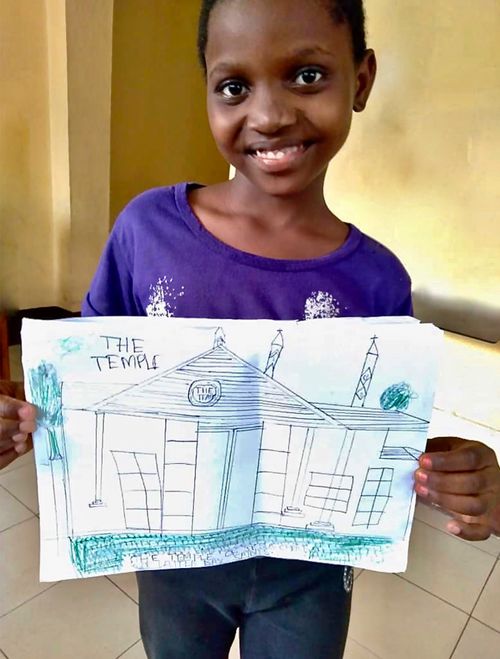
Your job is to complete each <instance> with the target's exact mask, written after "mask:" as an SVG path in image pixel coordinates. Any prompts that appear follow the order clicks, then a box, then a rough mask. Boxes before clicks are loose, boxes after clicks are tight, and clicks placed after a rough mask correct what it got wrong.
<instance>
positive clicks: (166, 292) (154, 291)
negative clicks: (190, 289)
mask: <svg viewBox="0 0 500 659" xmlns="http://www.w3.org/2000/svg"><path fill="white" fill-rule="evenodd" d="M173 281H174V278H173V277H168V276H166V275H165V276H164V277H160V278H159V279H158V281H157V282H156V284H151V286H150V287H149V304H148V305H147V307H146V314H147V315H148V316H163V317H166V318H172V317H173V316H175V312H176V310H177V304H176V302H177V300H178V299H179V298H181V297H184V286H180V287H179V288H177V287H176V286H175V285H174V283H173Z"/></svg>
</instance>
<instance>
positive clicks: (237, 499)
mask: <svg viewBox="0 0 500 659" xmlns="http://www.w3.org/2000/svg"><path fill="white" fill-rule="evenodd" d="M260 436H261V428H260V427H255V428H249V429H237V428H235V429H233V430H229V431H216V432H202V433H200V434H199V437H198V460H199V461H200V463H202V464H204V465H205V466H206V467H208V468H204V469H203V472H202V471H201V470H200V471H199V472H198V473H197V477H196V495H195V501H196V503H195V517H194V525H193V528H194V530H197V531H201V530H215V529H226V528H231V527H234V526H240V525H245V524H250V523H251V521H252V513H253V503H254V495H255V482H256V475H257V467H258V462H259V448H260ZM214 483H217V485H216V486H215V487H214Z"/></svg>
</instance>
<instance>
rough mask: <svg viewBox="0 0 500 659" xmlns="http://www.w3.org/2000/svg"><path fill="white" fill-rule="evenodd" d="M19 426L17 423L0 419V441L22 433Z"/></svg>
mask: <svg viewBox="0 0 500 659" xmlns="http://www.w3.org/2000/svg"><path fill="white" fill-rule="evenodd" d="M19 425H20V424H19V421H15V420H13V419H1V418H0V441H2V440H7V439H12V438H13V437H14V435H17V434H18V433H19V432H22V431H21V429H20V427H19Z"/></svg>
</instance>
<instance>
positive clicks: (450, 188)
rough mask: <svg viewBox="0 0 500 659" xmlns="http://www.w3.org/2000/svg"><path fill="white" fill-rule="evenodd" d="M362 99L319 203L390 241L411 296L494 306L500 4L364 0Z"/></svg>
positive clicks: (499, 225) (498, 238)
mask: <svg viewBox="0 0 500 659" xmlns="http://www.w3.org/2000/svg"><path fill="white" fill-rule="evenodd" d="M366 9H367V15H368V28H369V34H370V39H369V41H370V44H371V45H372V46H373V47H374V48H375V50H376V52H377V54H378V59H379V75H378V79H377V82H376V86H375V89H374V93H373V97H372V99H371V102H370V104H369V106H368V108H367V110H366V111H365V113H364V114H361V115H359V116H357V117H355V121H354V126H353V131H352V135H351V138H350V141H349V142H348V144H347V146H346V147H345V150H344V151H343V152H342V153H341V154H340V155H339V157H338V159H336V161H335V163H334V164H332V166H331V168H330V170H329V175H328V178H327V184H326V191H327V197H328V201H329V204H330V206H331V207H332V208H333V209H334V210H335V211H336V212H337V213H338V214H339V215H340V217H342V218H343V219H346V220H350V221H352V222H353V223H354V224H357V225H358V226H359V227H360V228H362V229H363V230H365V231H367V232H368V233H369V234H371V235H373V236H375V237H377V238H378V239H379V240H381V241H382V242H384V243H386V244H387V245H389V246H390V247H392V248H393V249H394V250H395V251H396V253H397V254H398V255H400V257H401V258H402V260H403V261H404V263H405V265H406V266H407V268H408V269H409V270H410V272H411V274H412V276H413V280H414V285H415V289H416V290H417V293H418V292H422V291H432V292H433V293H434V295H436V296H438V297H451V298H455V297H457V298H463V299H465V300H468V301H471V300H472V301H475V302H476V303H477V304H478V305H481V304H484V305H486V306H489V305H494V306H496V307H497V309H498V292H499V290H500V268H499V265H498V264H499V254H500V222H499V207H500V194H499V191H500V189H499V174H500V125H499V117H500V85H499V81H500V49H499V48H498V41H499V39H500V3H499V2H498V0H481V1H480V2H478V3H473V2H469V0H454V1H453V2H449V0H434V1H433V2H420V1H418V0H405V2H394V0H366Z"/></svg>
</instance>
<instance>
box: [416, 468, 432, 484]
mask: <svg viewBox="0 0 500 659" xmlns="http://www.w3.org/2000/svg"><path fill="white" fill-rule="evenodd" d="M416 476H417V479H418V480H419V481H420V482H421V483H427V481H428V480H429V476H428V475H427V474H426V473H425V471H420V470H419V471H417V474H416Z"/></svg>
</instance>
